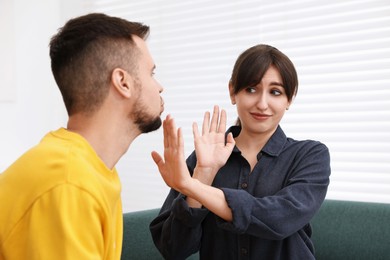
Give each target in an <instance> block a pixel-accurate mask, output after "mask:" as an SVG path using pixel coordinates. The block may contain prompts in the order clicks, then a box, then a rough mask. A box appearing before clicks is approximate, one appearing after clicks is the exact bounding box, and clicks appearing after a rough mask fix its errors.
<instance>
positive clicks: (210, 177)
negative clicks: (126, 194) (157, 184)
mask: <svg viewBox="0 0 390 260" xmlns="http://www.w3.org/2000/svg"><path fill="white" fill-rule="evenodd" d="M297 88H298V79H297V73H296V70H295V68H294V65H293V63H292V62H291V61H290V60H289V58H288V57H287V56H286V55H284V54H283V53H281V52H280V51H279V50H277V49H276V48H274V47H271V46H267V45H257V46H254V47H251V48H249V49H248V50H246V51H245V52H243V53H242V54H241V55H240V56H239V57H238V59H237V61H236V63H235V66H234V69H233V73H232V77H231V80H230V82H229V92H230V98H231V102H232V104H233V105H236V106H237V112H238V116H239V118H238V120H237V125H236V126H232V127H231V128H230V129H229V130H228V131H227V134H226V139H225V134H224V132H225V125H226V113H225V112H224V111H222V112H221V115H220V116H219V109H218V107H215V108H214V113H213V116H212V118H211V121H210V115H209V114H208V113H206V114H205V118H204V122H203V126H202V134H199V133H198V128H197V126H196V124H194V126H193V132H194V140H195V152H194V153H192V154H191V155H190V156H189V158H188V159H187V161H186V163H185V162H184V158H183V151H184V149H183V139H182V133H181V129H180V128H179V129H178V130H176V127H175V124H174V121H173V118H171V117H170V116H167V118H166V119H165V120H164V123H163V127H164V159H163V158H162V157H161V156H160V155H159V154H158V153H156V152H152V157H153V159H154V161H155V162H156V164H157V166H158V168H159V171H160V173H161V175H162V177H163V179H164V181H165V182H166V183H167V185H168V186H170V187H171V188H172V189H171V191H170V193H169V195H168V197H167V198H166V201H165V202H164V205H163V206H162V208H161V211H160V214H159V216H158V217H156V218H155V219H154V220H153V222H152V223H151V224H150V230H151V233H152V236H153V240H154V242H155V244H156V246H157V248H158V249H159V250H160V252H161V254H162V255H163V256H164V257H165V258H166V259H185V258H186V257H188V256H190V255H191V254H193V253H195V252H197V251H199V256H200V259H224V260H225V259H256V260H258V259H267V260H270V259H299V260H302V259H305V260H307V259H314V247H313V244H312V242H311V239H310V236H311V227H310V220H311V219H312V217H313V216H314V215H315V213H316V212H317V210H318V209H319V208H320V206H321V204H322V202H323V200H324V198H325V195H326V192H327V188H328V184H329V175H330V158H329V151H328V149H327V147H326V146H325V145H323V144H322V143H320V142H317V141H312V140H305V141H297V140H294V139H291V138H287V137H286V135H285V134H284V132H283V130H282V129H281V127H280V126H279V122H280V120H281V119H282V117H283V115H284V113H285V111H286V110H287V109H288V108H289V106H290V104H291V102H292V100H293V97H294V96H295V95H296V93H297Z"/></svg>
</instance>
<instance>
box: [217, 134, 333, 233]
mask: <svg viewBox="0 0 390 260" xmlns="http://www.w3.org/2000/svg"><path fill="white" fill-rule="evenodd" d="M290 168H291V169H289V171H290V173H288V174H287V175H286V177H285V178H286V180H285V186H284V187H283V188H282V189H281V190H279V191H278V192H276V193H275V194H273V195H270V196H265V197H255V196H253V195H251V194H250V193H248V192H247V191H245V190H241V189H229V188H222V191H223V192H224V194H225V198H226V201H227V203H228V205H229V207H230V208H231V210H232V213H233V221H232V222H225V221H223V220H222V219H218V223H219V225H220V227H221V228H224V229H226V230H229V231H232V232H234V233H238V234H249V235H253V236H257V237H261V238H264V239H274V240H280V239H284V238H286V237H288V236H290V235H291V234H292V233H294V232H297V231H298V230H299V229H301V228H303V227H304V226H305V225H307V224H308V223H309V222H310V220H311V218H312V217H313V216H314V214H315V213H316V212H317V211H318V209H319V208H320V206H321V204H322V202H323V200H324V199H325V195H326V192H327V188H328V185H329V176H330V156H329V151H328V149H327V147H326V146H325V145H323V144H321V143H319V142H314V141H312V142H309V143H308V145H306V146H305V147H303V148H302V149H299V152H298V153H297V154H296V155H295V156H294V159H293V163H292V165H291V167H290ZM281 177H283V175H282V176H281Z"/></svg>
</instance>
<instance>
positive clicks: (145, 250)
mask: <svg viewBox="0 0 390 260" xmlns="http://www.w3.org/2000/svg"><path fill="white" fill-rule="evenodd" d="M158 211H159V209H150V210H144V211H137V212H130V213H125V214H124V215H123V218H124V219H123V225H124V232H123V233H124V234H123V247H122V260H128V259H135V260H142V259H145V260H153V259H163V258H162V257H161V255H160V254H159V252H158V251H157V249H156V248H155V246H154V244H153V241H152V238H151V236H150V232H149V223H150V222H151V221H152V219H153V218H155V217H156V216H157V214H158ZM311 223H312V226H313V236H312V238H313V242H314V245H315V254H316V259H317V260H339V259H340V260H348V259H351V260H352V259H353V260H359V259H362V260H363V259H364V260H390V204H382V203H368V202H351V201H337V200H325V202H324V204H323V205H322V207H321V209H320V210H319V212H318V213H317V215H316V216H315V217H314V219H313V220H312V222H311ZM189 259H198V257H197V255H193V256H192V257H190V258H189Z"/></svg>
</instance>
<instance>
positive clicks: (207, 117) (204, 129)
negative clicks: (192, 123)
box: [202, 111, 210, 135]
mask: <svg viewBox="0 0 390 260" xmlns="http://www.w3.org/2000/svg"><path fill="white" fill-rule="evenodd" d="M209 130H210V112H208V111H207V112H206V113H204V117H203V125H202V135H205V134H206V133H208V132H209Z"/></svg>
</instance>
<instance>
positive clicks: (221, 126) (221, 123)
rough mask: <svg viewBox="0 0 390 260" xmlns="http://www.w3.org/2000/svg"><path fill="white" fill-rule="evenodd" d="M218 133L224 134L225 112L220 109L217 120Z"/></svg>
mask: <svg viewBox="0 0 390 260" xmlns="http://www.w3.org/2000/svg"><path fill="white" fill-rule="evenodd" d="M217 132H218V133H225V132H226V111H225V110H224V109H222V111H221V117H220V119H219V125H218V129H217Z"/></svg>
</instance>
